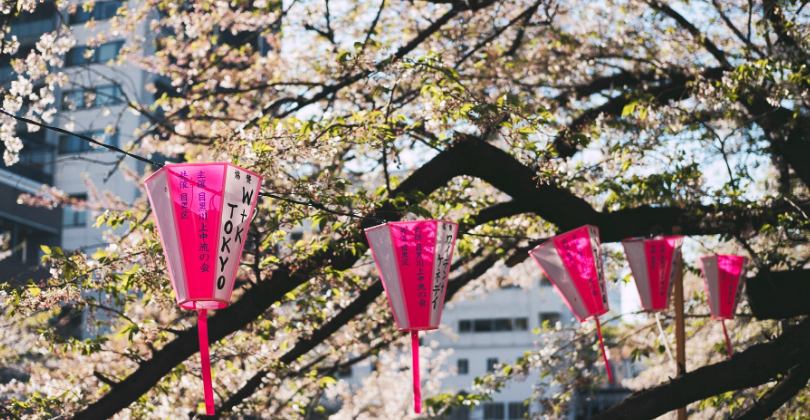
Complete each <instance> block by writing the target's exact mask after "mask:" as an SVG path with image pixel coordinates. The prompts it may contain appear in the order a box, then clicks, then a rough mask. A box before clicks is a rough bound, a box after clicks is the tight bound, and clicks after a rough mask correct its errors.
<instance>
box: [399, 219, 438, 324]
mask: <svg viewBox="0 0 810 420" xmlns="http://www.w3.org/2000/svg"><path fill="white" fill-rule="evenodd" d="M436 225H437V223H436V221H433V220H430V221H413V222H396V223H389V224H388V227H389V229H390V232H391V242H392V243H393V245H394V253H395V255H396V261H397V268H398V270H399V274H400V279H401V281H402V284H401V286H402V297H403V298H404V300H405V307H406V308H407V315H408V325H409V328H408V329H409V330H420V329H433V328H436V327H437V326H432V325H430V308H431V299H432V297H431V293H432V292H431V291H432V290H433V286H434V274H435V273H434V272H433V260H434V258H435V255H434V254H435V251H436V249H435V248H436V246H435V245H436V229H437V226H436Z"/></svg>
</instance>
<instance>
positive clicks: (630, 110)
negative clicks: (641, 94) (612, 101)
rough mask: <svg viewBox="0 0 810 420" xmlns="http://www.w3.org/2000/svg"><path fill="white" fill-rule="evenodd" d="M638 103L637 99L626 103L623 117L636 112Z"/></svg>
mask: <svg viewBox="0 0 810 420" xmlns="http://www.w3.org/2000/svg"><path fill="white" fill-rule="evenodd" d="M636 105H638V102H635V101H633V102H630V103H629V104H627V105H625V106H624V108H622V117H624V116H626V115H632V114H633V113H634V112H636Z"/></svg>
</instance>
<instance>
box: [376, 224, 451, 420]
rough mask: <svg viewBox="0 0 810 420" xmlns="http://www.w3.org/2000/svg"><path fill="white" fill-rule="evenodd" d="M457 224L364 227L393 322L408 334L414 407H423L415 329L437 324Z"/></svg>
mask: <svg viewBox="0 0 810 420" xmlns="http://www.w3.org/2000/svg"><path fill="white" fill-rule="evenodd" d="M457 234H458V225H457V224H456V223H452V222H444V221H441V220H418V221H408V222H389V223H386V224H383V225H379V226H375V227H373V228H369V229H366V237H367V238H368V244H369V246H370V247H371V254H372V256H373V257H374V262H375V263H376V264H377V270H378V271H379V272H380V277H381V278H382V282H383V287H384V289H385V294H386V295H387V296H388V303H389V304H390V305H391V310H392V312H393V313H394V321H395V322H396V324H397V328H399V330H400V331H406V332H410V333H411V346H412V352H413V402H414V411H415V412H416V413H421V412H422V386H421V382H420V380H419V331H426V330H435V329H436V328H438V327H439V322H440V321H441V317H442V307H443V306H444V296H445V292H446V290H447V289H446V285H447V278H448V276H449V274H450V260H451V259H452V258H453V247H454V246H455V242H456V236H457Z"/></svg>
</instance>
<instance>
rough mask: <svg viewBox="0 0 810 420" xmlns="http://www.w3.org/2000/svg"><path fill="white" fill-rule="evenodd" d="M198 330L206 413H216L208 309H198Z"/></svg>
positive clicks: (210, 414)
mask: <svg viewBox="0 0 810 420" xmlns="http://www.w3.org/2000/svg"><path fill="white" fill-rule="evenodd" d="M197 332H198V335H199V339H200V366H201V367H202V378H203V394H205V414H207V415H209V416H212V415H214V388H213V386H212V383H211V356H210V354H209V353H208V310H206V309H199V310H197Z"/></svg>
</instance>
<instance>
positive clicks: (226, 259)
mask: <svg viewBox="0 0 810 420" xmlns="http://www.w3.org/2000/svg"><path fill="white" fill-rule="evenodd" d="M228 258H230V257H225V259H224V260H223V259H222V256H221V255H220V257H219V271H220V272H223V271H225V264H227V263H228Z"/></svg>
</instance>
